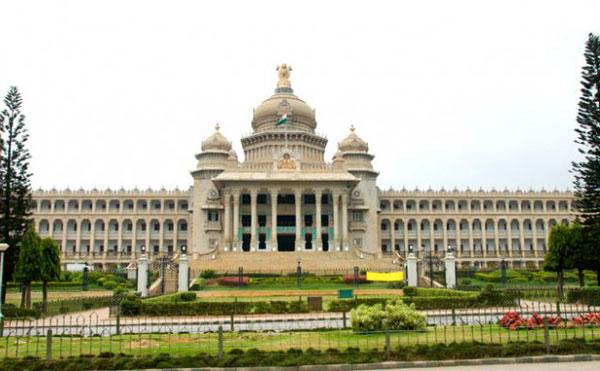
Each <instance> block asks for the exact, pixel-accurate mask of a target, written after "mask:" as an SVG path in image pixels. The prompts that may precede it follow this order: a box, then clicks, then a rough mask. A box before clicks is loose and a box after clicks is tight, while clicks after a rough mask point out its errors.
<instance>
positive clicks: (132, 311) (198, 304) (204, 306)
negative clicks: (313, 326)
mask: <svg viewBox="0 0 600 371" xmlns="http://www.w3.org/2000/svg"><path fill="white" fill-rule="evenodd" d="M308 312H309V308H308V304H307V303H306V302H299V301H252V302H237V303H235V302H212V301H211V302H207V301H193V302H170V301H162V302H161V301H150V300H140V299H137V298H135V299H133V298H131V299H130V298H129V297H128V298H127V299H125V300H123V301H122V302H121V313H123V314H124V315H130V316H136V315H145V316H196V315H223V314H230V313H236V314H285V313H308Z"/></svg>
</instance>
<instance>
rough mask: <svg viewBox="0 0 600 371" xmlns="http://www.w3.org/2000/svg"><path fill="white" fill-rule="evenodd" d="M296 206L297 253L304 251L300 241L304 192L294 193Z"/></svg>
mask: <svg viewBox="0 0 600 371" xmlns="http://www.w3.org/2000/svg"><path fill="white" fill-rule="evenodd" d="M294 196H295V197H294V204H295V206H296V251H300V250H302V240H301V239H300V230H301V229H302V212H301V208H300V206H301V205H300V204H301V203H302V192H301V191H296V192H295V193H294Z"/></svg>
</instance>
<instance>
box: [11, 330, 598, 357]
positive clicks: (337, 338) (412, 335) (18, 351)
mask: <svg viewBox="0 0 600 371" xmlns="http://www.w3.org/2000/svg"><path fill="white" fill-rule="evenodd" d="M59 331H60V329H59ZM549 334H550V336H549V341H550V343H551V344H556V343H558V342H559V341H560V340H564V339H572V338H585V339H586V340H592V339H598V335H599V334H600V329H599V328H595V329H594V328H592V327H590V328H586V329H585V330H584V329H581V328H571V329H551V330H550V331H549ZM472 341H476V342H480V343H494V344H498V343H499V344H502V343H508V342H516V341H520V342H534V341H537V342H543V341H544V331H543V329H535V330H519V331H509V330H507V329H505V328H502V327H500V326H498V325H475V326H450V327H428V328H427V330H424V331H396V332H391V333H390V345H391V346H392V348H396V347H398V346H405V345H416V344H421V345H424V344H449V343H452V342H457V343H461V342H472ZM46 342H47V339H46V337H18V338H17V337H14V336H7V337H5V338H3V339H0V356H1V357H10V358H16V357H18V358H23V357H25V356H39V357H45V354H46ZM385 344H386V336H385V333H384V332H377V333H369V334H357V333H355V332H353V331H352V330H349V329H345V330H341V329H340V330H323V331H321V330H319V331H282V332H272V331H269V332H225V333H224V334H223V350H224V351H225V352H229V351H230V350H232V349H242V350H248V349H251V348H256V349H260V350H263V351H276V350H286V349H291V348H296V349H308V348H313V349H317V350H326V349H329V348H336V349H338V350H344V349H347V348H356V349H360V350H373V349H377V350H380V351H381V350H383V349H384V346H385ZM102 352H112V353H124V354H131V355H135V356H145V355H156V354H159V353H169V354H171V355H173V356H185V355H197V354H199V353H205V354H212V355H216V354H217V352H218V334H217V333H204V334H189V333H181V334H155V333H145V334H123V335H113V336H94V337H81V336H70V335H69V330H68V329H66V330H65V335H63V336H54V337H53V338H52V357H53V358H58V357H68V356H79V355H81V354H95V355H97V354H100V353H102Z"/></svg>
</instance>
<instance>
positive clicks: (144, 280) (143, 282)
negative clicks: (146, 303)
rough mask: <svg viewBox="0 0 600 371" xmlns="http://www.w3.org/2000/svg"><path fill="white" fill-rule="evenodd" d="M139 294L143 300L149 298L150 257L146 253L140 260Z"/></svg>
mask: <svg viewBox="0 0 600 371" xmlns="http://www.w3.org/2000/svg"><path fill="white" fill-rule="evenodd" d="M137 292H138V293H139V294H140V295H141V297H142V298H145V297H147V296H148V257H147V256H146V253H145V252H143V253H142V254H140V257H139V259H138V271H137Z"/></svg>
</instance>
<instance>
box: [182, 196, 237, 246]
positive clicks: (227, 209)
mask: <svg viewBox="0 0 600 371" xmlns="http://www.w3.org/2000/svg"><path fill="white" fill-rule="evenodd" d="M223 206H225V213H224V214H225V215H224V216H223V219H225V220H224V221H223V229H225V235H224V241H223V245H225V246H224V247H225V248H226V249H228V250H229V249H230V248H231V225H230V224H229V223H230V222H231V194H230V193H229V192H228V191H225V192H224V198H223ZM175 249H177V246H175Z"/></svg>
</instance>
